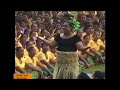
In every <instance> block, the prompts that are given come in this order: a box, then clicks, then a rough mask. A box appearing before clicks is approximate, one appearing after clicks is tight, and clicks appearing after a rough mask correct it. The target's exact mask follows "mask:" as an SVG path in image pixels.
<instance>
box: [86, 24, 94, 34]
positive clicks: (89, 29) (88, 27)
mask: <svg viewBox="0 0 120 90" xmlns="http://www.w3.org/2000/svg"><path fill="white" fill-rule="evenodd" d="M93 32H94V29H93V26H92V25H88V26H87V27H86V34H88V35H90V34H92V33H93Z"/></svg>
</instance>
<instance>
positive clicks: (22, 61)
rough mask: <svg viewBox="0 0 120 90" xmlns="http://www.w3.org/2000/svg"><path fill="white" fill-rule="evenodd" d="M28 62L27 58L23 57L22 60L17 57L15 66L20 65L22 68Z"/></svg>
mask: <svg viewBox="0 0 120 90" xmlns="http://www.w3.org/2000/svg"><path fill="white" fill-rule="evenodd" d="M26 63H28V62H27V60H26V59H25V58H21V59H20V60H19V59H18V58H17V57H15V67H16V66H19V67H21V68H25V64H26Z"/></svg>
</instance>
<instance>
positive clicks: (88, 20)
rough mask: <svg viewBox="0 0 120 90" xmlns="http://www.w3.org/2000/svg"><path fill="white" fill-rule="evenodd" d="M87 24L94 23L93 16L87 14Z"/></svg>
mask: <svg viewBox="0 0 120 90" xmlns="http://www.w3.org/2000/svg"><path fill="white" fill-rule="evenodd" d="M86 24H87V25H92V18H91V17H90V16H87V18H86Z"/></svg>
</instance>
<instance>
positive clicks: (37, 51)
mask: <svg viewBox="0 0 120 90" xmlns="http://www.w3.org/2000/svg"><path fill="white" fill-rule="evenodd" d="M34 48H35V50H36V55H37V54H38V53H39V52H40V51H42V48H40V49H38V48H37V47H36V46H35V45H34Z"/></svg>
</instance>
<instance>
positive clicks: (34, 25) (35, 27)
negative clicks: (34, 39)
mask: <svg viewBox="0 0 120 90" xmlns="http://www.w3.org/2000/svg"><path fill="white" fill-rule="evenodd" d="M31 30H32V31H37V30H38V26H37V24H35V23H33V24H32V26H31Z"/></svg>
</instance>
